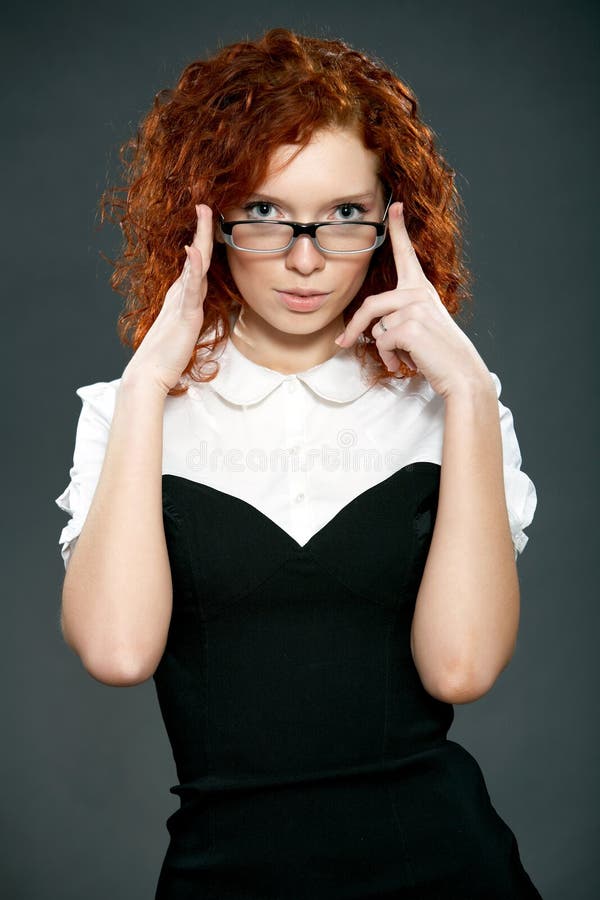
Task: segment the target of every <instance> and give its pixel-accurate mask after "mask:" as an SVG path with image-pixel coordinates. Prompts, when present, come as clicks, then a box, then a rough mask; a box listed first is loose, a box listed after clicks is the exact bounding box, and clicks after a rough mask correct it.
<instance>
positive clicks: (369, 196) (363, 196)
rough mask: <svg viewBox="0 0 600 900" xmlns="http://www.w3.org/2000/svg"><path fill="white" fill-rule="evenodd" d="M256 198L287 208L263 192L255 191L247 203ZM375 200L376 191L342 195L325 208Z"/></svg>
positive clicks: (277, 199) (330, 201)
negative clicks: (357, 201)
mask: <svg viewBox="0 0 600 900" xmlns="http://www.w3.org/2000/svg"><path fill="white" fill-rule="evenodd" d="M254 197H260V198H261V199H264V200H268V201H269V202H270V203H277V204H278V205H279V206H285V205H286V204H285V202H284V201H282V200H281V198H279V197H274V196H273V195H272V194H265V193H264V192H263V191H254V192H253V193H252V194H250V195H249V197H248V200H247V202H250V200H252V199H253V198H254ZM374 199H375V191H364V192H363V193H360V194H342V195H341V196H340V197H335V198H334V199H333V200H329V201H328V202H327V203H325V204H324V206H329V205H330V206H335V205H337V204H341V203H348V202H352V201H353V200H374Z"/></svg>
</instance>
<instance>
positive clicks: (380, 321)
mask: <svg viewBox="0 0 600 900" xmlns="http://www.w3.org/2000/svg"><path fill="white" fill-rule="evenodd" d="M379 324H380V325H381V327H382V329H383V330H384V331H387V328H386V327H385V325H384V324H383V318H381V319H380V320H379Z"/></svg>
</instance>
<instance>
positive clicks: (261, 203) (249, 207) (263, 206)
mask: <svg viewBox="0 0 600 900" xmlns="http://www.w3.org/2000/svg"><path fill="white" fill-rule="evenodd" d="M243 209H244V212H247V213H248V214H251V213H252V214H253V215H255V217H256V218H257V219H273V218H275V216H274V213H273V212H271V213H270V214H269V210H274V209H275V207H274V206H273V204H272V203H267V201H266V200H255V201H254V203H248V204H246V206H244V207H243ZM255 210H258V212H255Z"/></svg>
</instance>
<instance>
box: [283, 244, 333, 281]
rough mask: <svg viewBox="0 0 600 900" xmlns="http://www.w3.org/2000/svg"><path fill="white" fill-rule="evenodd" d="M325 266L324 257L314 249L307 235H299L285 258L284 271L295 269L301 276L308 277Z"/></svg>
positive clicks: (316, 248)
mask: <svg viewBox="0 0 600 900" xmlns="http://www.w3.org/2000/svg"><path fill="white" fill-rule="evenodd" d="M324 265H325V255H324V254H323V253H321V251H320V250H319V249H318V247H315V245H314V244H313V242H312V241H311V239H310V237H309V236H308V235H307V234H301V235H300V237H299V238H297V239H296V242H295V244H293V245H292V246H291V247H290V249H289V250H288V252H287V254H286V257H285V266H286V269H295V270H296V271H297V272H301V273H302V275H310V273H311V272H314V271H315V270H318V269H322V268H323V266H324Z"/></svg>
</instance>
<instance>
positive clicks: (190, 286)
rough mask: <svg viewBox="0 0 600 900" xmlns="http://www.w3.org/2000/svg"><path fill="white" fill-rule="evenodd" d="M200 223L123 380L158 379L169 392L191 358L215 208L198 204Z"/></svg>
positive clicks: (200, 320) (199, 320) (200, 318)
mask: <svg viewBox="0 0 600 900" xmlns="http://www.w3.org/2000/svg"><path fill="white" fill-rule="evenodd" d="M196 213H197V215H198V223H197V226H196V233H195V235H194V239H193V241H192V244H191V246H190V247H189V248H186V253H187V257H188V258H187V259H186V261H185V263H184V265H183V269H182V270H181V274H180V275H179V277H178V278H177V279H176V281H174V282H173V284H172V285H171V287H170V288H169V290H168V291H167V293H166V295H165V299H164V302H163V305H162V307H161V310H160V312H159V314H158V316H157V317H156V319H155V320H154V322H153V323H152V325H151V326H150V328H149V330H148V332H147V333H146V335H145V336H144V339H143V340H142V343H141V344H140V345H139V347H138V348H137V350H136V352H135V353H134V355H133V356H132V358H131V359H130V361H129V363H128V364H127V366H126V367H125V370H124V371H123V376H122V380H123V381H126V382H130V381H133V380H135V381H136V382H138V381H142V382H145V383H150V384H152V383H154V384H155V386H156V387H157V389H158V390H159V391H162V392H164V394H165V396H166V394H168V392H169V391H170V389H171V388H172V387H175V385H176V384H177V382H178V381H179V378H180V376H181V373H182V372H183V370H184V369H185V367H186V366H187V364H188V362H189V361H190V357H191V355H192V353H193V351H194V347H195V346H196V342H197V341H198V336H199V334H200V331H201V329H202V324H203V322H204V299H205V297H206V291H207V272H208V268H209V266H210V260H211V256H212V249H213V232H212V210H211V208H210V206H206V204H204V203H200V204H199V205H198V206H196Z"/></svg>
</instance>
